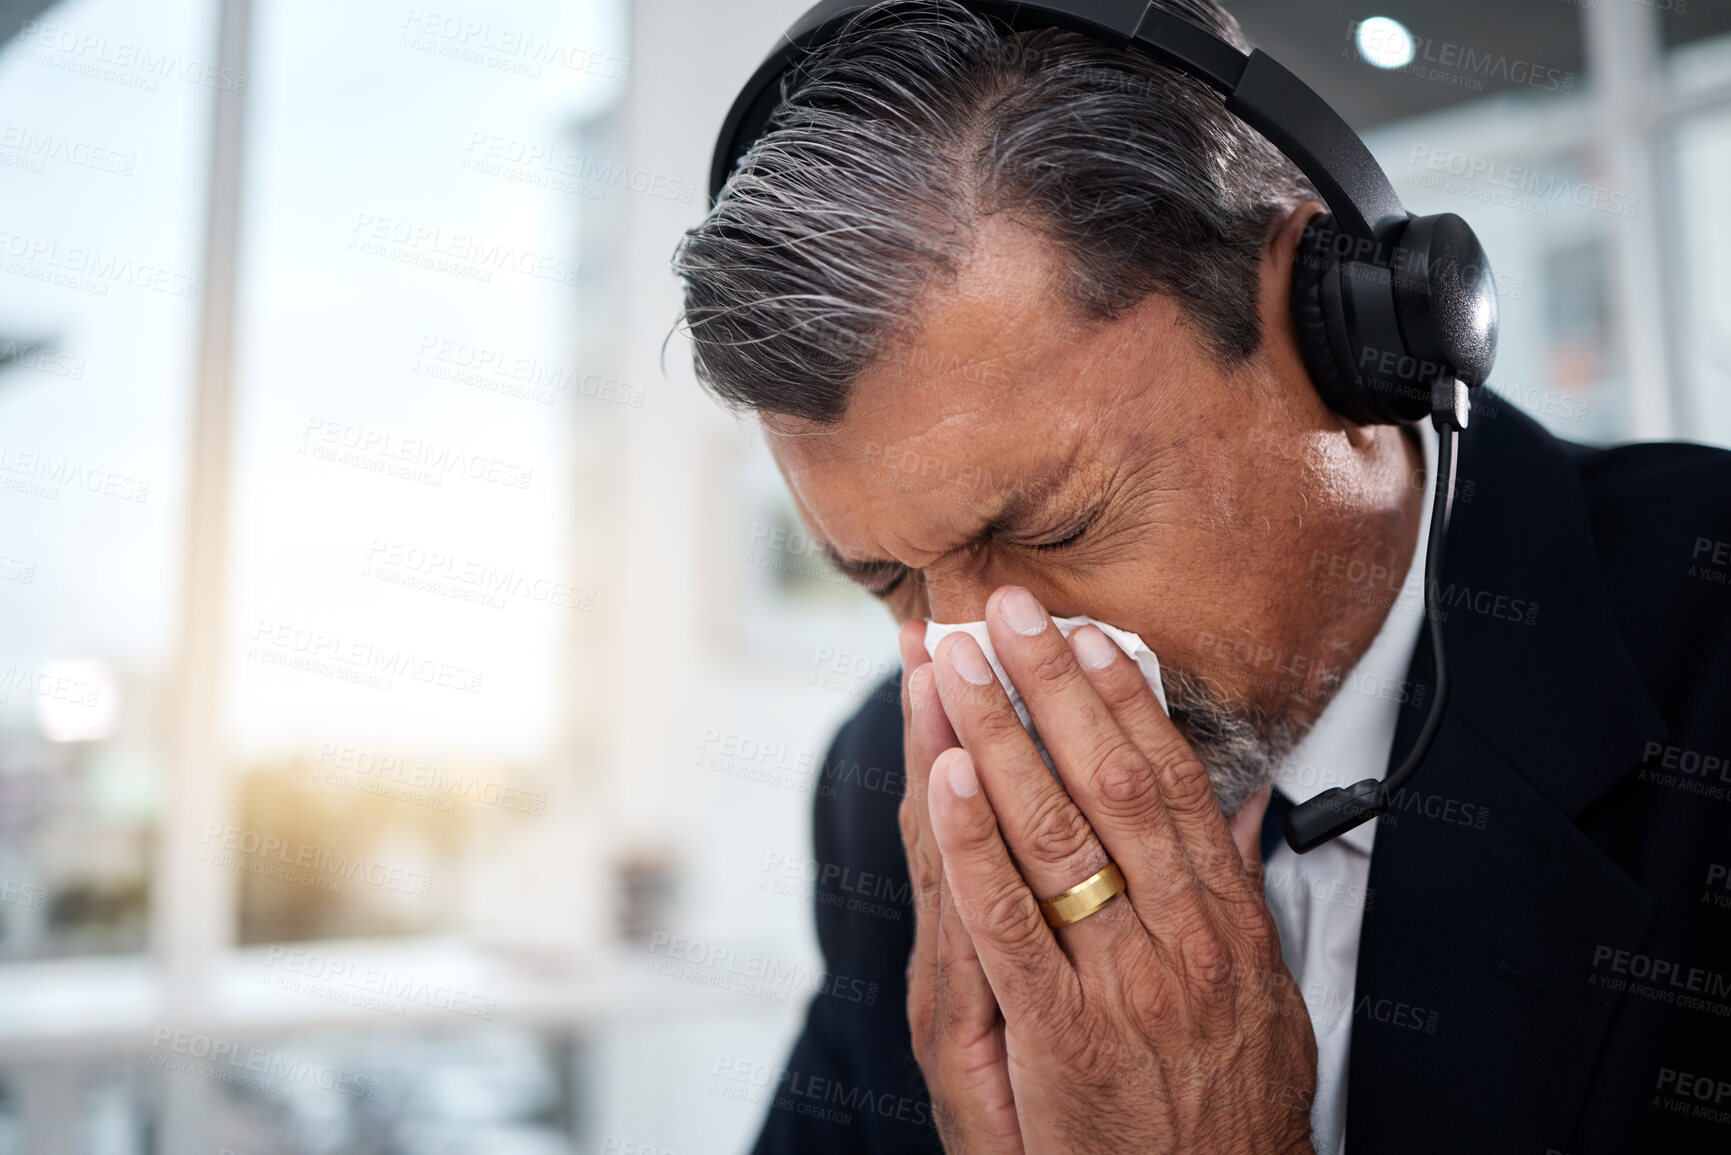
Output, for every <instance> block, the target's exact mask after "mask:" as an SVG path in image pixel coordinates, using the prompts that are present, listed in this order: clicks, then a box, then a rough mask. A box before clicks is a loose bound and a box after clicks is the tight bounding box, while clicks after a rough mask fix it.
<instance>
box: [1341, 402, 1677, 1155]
mask: <svg viewBox="0 0 1731 1155" xmlns="http://www.w3.org/2000/svg"><path fill="white" fill-rule="evenodd" d="M1497 408H1498V414H1497V416H1496V417H1494V418H1486V419H1482V420H1481V419H1476V418H1475V423H1474V426H1473V427H1472V428H1471V429H1469V430H1468V433H1467V434H1466V435H1463V439H1462V460H1461V468H1460V470H1459V471H1458V474H1457V477H1458V484H1457V491H1456V492H1457V498H1456V503H1455V507H1454V512H1453V514H1452V516H1451V520H1450V528H1449V540H1448V547H1447V549H1448V552H1447V554H1446V556H1445V558H1444V567H1443V574H1444V577H1443V581H1442V582H1441V583H1440V588H1439V590H1438V593H1439V594H1440V602H1441V606H1442V608H1443V610H1444V612H1445V624H1444V635H1445V638H1446V641H1447V644H1448V656H1449V667H1450V672H1451V680H1452V682H1453V685H1454V687H1455V688H1454V690H1453V693H1452V696H1451V701H1450V703H1449V709H1448V713H1447V715H1446V718H1445V721H1444V724H1443V727H1442V729H1441V731H1440V732H1439V734H1438V738H1437V742H1436V745H1435V746H1434V747H1433V749H1432V751H1431V753H1430V755H1429V757H1428V758H1427V759H1426V760H1425V764H1424V765H1423V767H1422V768H1421V769H1420V770H1419V773H1418V774H1417V775H1416V776H1415V777H1414V778H1413V780H1412V782H1411V783H1410V784H1409V786H1408V787H1407V788H1406V789H1405V790H1403V791H1402V792H1401V793H1400V795H1398V796H1397V798H1396V799H1395V808H1394V809H1393V810H1392V811H1391V813H1390V814H1389V815H1388V816H1387V817H1386V818H1385V819H1384V820H1383V821H1381V822H1380V823H1379V824H1378V827H1377V833H1376V842H1375V849H1374V852H1373V854H1372V856H1371V872H1370V891H1371V894H1372V895H1373V896H1374V897H1373V899H1372V900H1371V901H1369V902H1367V904H1366V912H1365V917H1364V923H1363V931H1362V935H1361V938H1360V943H1359V956H1358V974H1357V984H1356V989H1355V991H1354V994H1353V1010H1352V1014H1353V1026H1352V1047H1351V1055H1350V1059H1349V1066H1350V1071H1349V1078H1348V1097H1347V1102H1348V1118H1347V1137H1348V1149H1349V1150H1352V1151H1356V1152H1361V1153H1363V1152H1376V1151H1391V1150H1402V1151H1417V1150H1451V1151H1459V1150H1463V1149H1475V1148H1476V1147H1477V1145H1478V1144H1480V1143H1482V1142H1483V1140H1484V1139H1485V1137H1486V1136H1490V1135H1494V1136H1496V1139H1497V1143H1498V1146H1499V1148H1501V1149H1507V1150H1532V1151H1534V1152H1542V1151H1544V1150H1546V1149H1547V1148H1554V1149H1557V1150H1567V1149H1568V1141H1569V1139H1570V1136H1571V1135H1572V1133H1573V1128H1574V1123H1575V1120H1576V1118H1577V1116H1578V1115H1579V1113H1580V1110H1581V1107H1582V1104H1583V1100H1584V1096H1585V1093H1586V1089H1587V1086H1588V1084H1589V1082H1590V1079H1591V1075H1592V1071H1593V1068H1594V1064H1595V1062H1596V1061H1597V1058H1598V1054H1599V1051H1600V1049H1601V1046H1602V1044H1603V1039H1604V1037H1605V1032H1606V1030H1607V1028H1608V1027H1609V1025H1610V1022H1611V1018H1612V1016H1613V1014H1614V1013H1615V1010H1616V1006H1617V1001H1618V996H1617V995H1615V994H1614V993H1612V992H1609V991H1606V990H1603V989H1602V988H1599V987H1596V986H1594V985H1592V959H1593V951H1594V949H1595V947H1597V946H1599V945H1601V944H1606V943H1628V942H1633V941H1638V940H1639V939H1640V936H1641V934H1642V931H1643V930H1644V928H1645V927H1646V926H1647V924H1648V922H1649V920H1650V919H1651V918H1652V915H1653V911H1654V909H1655V903H1654V900H1653V898H1652V897H1651V896H1650V895H1649V894H1648V893H1647V892H1646V891H1645V890H1644V889H1643V888H1642V887H1640V886H1639V885H1638V884H1636V883H1635V882H1634V881H1633V880H1632V879H1630V878H1629V877H1628V876H1627V875H1626V874H1625V873H1623V871H1622V870H1620V869H1619V868H1618V867H1617V866H1615V865H1614V864H1613V863H1612V862H1611V861H1610V860H1609V859H1608V858H1607V857H1606V856H1605V855H1603V854H1602V853H1601V852H1600V851H1599V850H1598V849H1597V848H1596V847H1595V846H1594V845H1593V844H1592V842H1591V841H1590V840H1589V839H1588V838H1587V837H1586V836H1585V835H1584V834H1582V833H1581V832H1580V830H1579V829H1577V828H1576V826H1575V824H1574V822H1573V821H1572V820H1571V819H1572V817H1573V816H1574V815H1576V814H1578V813H1579V812H1580V811H1581V810H1582V809H1583V808H1585V807H1586V806H1587V805H1588V804H1589V803H1591V802H1592V801H1593V800H1594V799H1595V798H1597V797H1598V796H1599V795H1600V794H1602V793H1603V792H1604V791H1605V790H1606V789H1607V788H1608V787H1609V786H1610V785H1611V784H1612V783H1613V782H1615V781H1616V780H1617V779H1618V778H1620V777H1622V776H1623V775H1624V774H1626V773H1628V772H1629V771H1630V770H1632V769H1633V768H1634V767H1635V766H1636V765H1637V764H1638V763H1639V762H1640V758H1641V750H1642V745H1643V743H1644V742H1645V741H1647V740H1649V739H1653V738H1658V737H1661V736H1663V735H1664V734H1665V732H1666V731H1665V726H1664V722H1663V720H1662V719H1661V718H1660V716H1659V714H1658V711H1657V709H1656V708H1655V707H1654V705H1653V703H1652V701H1651V699H1650V698H1649V697H1648V695H1647V693H1646V690H1645V688H1644V687H1643V685H1642V683H1641V681H1640V678H1639V677H1638V675H1637V674H1636V671H1635V669H1634V666H1633V664H1632V662H1631V660H1630V657H1629V654H1628V651H1627V649H1626V647H1625V646H1624V645H1623V642H1622V639H1621V638H1620V636H1619V635H1618V634H1617V631H1616V626H1615V623H1614V620H1613V618H1612V613H1611V606H1610V602H1609V599H1608V597H1607V596H1606V594H1605V591H1604V589H1603V587H1602V585H1601V584H1600V581H1599V577H1598V562H1597V558H1596V556H1595V555H1594V552H1593V539H1592V528H1591V524H1590V521H1589V519H1588V511H1587V507H1586V503H1585V500H1584V497H1583V495H1582V492H1581V489H1580V484H1579V481H1578V479H1577V475H1576V473H1575V470H1574V467H1573V464H1572V463H1571V461H1570V460H1569V458H1568V456H1567V454H1568V452H1569V451H1568V450H1566V449H1565V448H1564V446H1563V445H1562V444H1561V443H1559V442H1557V441H1555V440H1554V439H1551V438H1550V437H1549V436H1548V435H1546V434H1545V433H1544V432H1543V431H1542V430H1540V429H1539V428H1538V427H1537V426H1536V425H1535V424H1534V423H1533V422H1532V421H1531V420H1530V419H1529V418H1527V417H1526V416H1525V415H1524V414H1522V413H1521V412H1520V411H1519V410H1518V409H1516V408H1515V407H1514V406H1513V405H1511V404H1509V403H1507V402H1503V401H1501V400H1500V399H1499V400H1498V401H1497ZM1469 486H1470V490H1469V489H1468V487H1469ZM1469 493H1470V497H1469V496H1468V494H1469ZM1409 678H1410V679H1411V681H1412V682H1415V683H1418V684H1421V685H1426V686H1428V685H1430V683H1431V681H1432V679H1431V671H1430V646H1429V642H1428V639H1423V640H1421V641H1420V644H1419V647H1418V652H1417V654H1416V655H1415V657H1414V662H1413V665H1412V668H1411V671H1410V673H1409ZM1428 697H1429V695H1428V694H1427V695H1426V699H1427V700H1428ZM1421 716H1422V710H1419V709H1415V708H1412V707H1403V709H1402V714H1401V719H1400V723H1399V727H1398V729H1397V733H1396V736H1395V743H1394V749H1393V753H1392V759H1393V760H1398V759H1399V758H1400V757H1402V756H1403V755H1404V754H1405V752H1406V749H1407V747H1408V745H1409V744H1410V743H1411V741H1412V738H1413V735H1414V734H1415V733H1416V731H1417V728H1418V722H1419V721H1420V719H1421ZM1415 1024H1416V1025H1415ZM1414 1119H1423V1120H1424V1121H1425V1125H1424V1126H1423V1127H1422V1128H1416V1129H1415V1127H1414V1125H1413V1120H1414Z"/></svg>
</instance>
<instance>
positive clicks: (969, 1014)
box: [898, 618, 1022, 1153]
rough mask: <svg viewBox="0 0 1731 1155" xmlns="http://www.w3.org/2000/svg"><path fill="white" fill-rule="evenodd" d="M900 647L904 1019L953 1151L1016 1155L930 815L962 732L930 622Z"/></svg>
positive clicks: (997, 1036) (999, 1060)
mask: <svg viewBox="0 0 1731 1155" xmlns="http://www.w3.org/2000/svg"><path fill="white" fill-rule="evenodd" d="M898 641H899V643H900V646H901V656H902V752H903V760H904V762H905V768H906V774H905V781H906V787H905V791H906V792H905V793H904V794H903V796H902V803H901V809H900V811H899V812H898V817H899V819H900V822H901V831H902V845H903V847H904V848H905V849H906V851H907V856H908V874H909V877H910V878H911V880H912V883H913V898H914V948H913V953H912V954H911V955H909V957H908V972H907V979H908V1007H907V1011H908V1025H909V1028H910V1029H911V1031H912V1036H913V1047H914V1057H915V1059H916V1060H917V1061H918V1062H919V1064H920V1070H921V1072H922V1073H923V1074H924V1075H925V1079H926V1089H927V1091H929V1092H930V1093H931V1097H932V1115H933V1118H934V1120H935V1121H936V1122H937V1125H938V1135H939V1137H940V1138H942V1139H943V1141H944V1147H945V1149H946V1150H947V1151H950V1152H960V1151H964V1150H966V1151H976V1150H977V1151H990V1152H1013V1153H1020V1152H1021V1150H1022V1138H1021V1129H1020V1124H1019V1123H1018V1121H1017V1119H1016V1108H1015V1102H1014V1100H1013V1098H1012V1096H1011V1093H1010V1071H1009V1063H1008V1061H1007V1057H1006V1054H1005V1050H1004V1020H1003V1016H1001V1015H1000V1014H999V1013H998V1002H997V999H996V998H994V997H993V995H992V990H991V987H990V986H988V985H987V983H986V975H985V971H983V970H982V969H981V968H980V960H979V956H978V955H976V954H975V953H974V944H973V940H972V939H970V938H969V937H968V932H967V931H966V930H965V929H964V928H963V926H962V922H961V918H960V916H959V915H958V914H957V912H956V909H955V902H954V900H953V899H952V897H951V895H950V889H949V885H948V884H947V883H946V882H945V881H944V871H943V863H942V861H941V859H940V857H939V854H938V843H937V840H936V839H935V838H934V837H933V836H932V825H931V819H930V811H929V809H928V807H927V794H928V790H929V783H930V778H931V768H932V759H933V758H935V757H936V756H937V755H938V754H939V752H941V751H943V750H948V749H950V748H952V747H954V746H956V732H955V731H954V730H953V729H951V728H950V723H949V719H947V718H946V717H944V710H943V706H942V704H941V703H940V702H939V700H938V691H937V687H936V685H934V684H933V681H932V666H931V656H930V655H929V654H927V653H926V643H925V620H924V619H921V618H915V619H913V620H911V621H908V622H904V623H902V628H901V634H900V636H899V639H898ZM964 1137H965V1138H964Z"/></svg>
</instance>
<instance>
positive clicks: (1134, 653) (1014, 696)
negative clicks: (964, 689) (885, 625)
mask: <svg viewBox="0 0 1731 1155" xmlns="http://www.w3.org/2000/svg"><path fill="white" fill-rule="evenodd" d="M1052 622H1053V624H1055V625H1056V626H1057V627H1058V632H1059V633H1061V634H1063V635H1064V636H1065V637H1066V638H1067V637H1069V636H1070V634H1071V633H1072V632H1074V631H1075V629H1076V628H1077V627H1078V626H1098V627H1099V628H1100V632H1101V633H1103V634H1105V635H1106V636H1107V637H1108V638H1111V639H1112V641H1114V642H1115V643H1117V645H1118V648H1119V649H1120V650H1123V651H1124V653H1125V654H1127V655H1129V657H1130V658H1131V660H1132V661H1134V662H1135V663H1136V667H1137V668H1138V669H1140V670H1141V671H1142V677H1143V679H1144V680H1145V681H1146V682H1147V683H1148V685H1149V687H1150V688H1152V689H1153V691H1154V697H1155V698H1156V699H1158V700H1159V702H1160V708H1161V709H1162V710H1165V709H1166V689H1165V687H1164V686H1162V685H1161V684H1160V659H1159V658H1156V657H1155V656H1154V651H1153V650H1151V649H1149V648H1148V643H1147V642H1144V641H1143V640H1142V639H1141V637H1140V636H1138V635H1136V634H1133V633H1131V632H1130V631H1129V630H1121V629H1119V628H1118V627H1117V626H1109V625H1107V624H1106V623H1105V622H1102V621H1098V620H1096V619H1094V618H1091V617H1088V616H1087V615H1085V614H1084V615H1083V616H1081V617H1075V618H1053V619H1052ZM955 633H963V634H969V635H971V636H972V637H973V639H974V641H976V642H978V643H980V649H982V650H984V651H985V652H986V661H988V662H990V663H991V664H992V673H994V674H996V675H998V682H999V684H1000V685H1002V686H1003V687H1004V693H1005V694H1007V695H1008V696H1009V699H1010V705H1011V706H1013V707H1015V710H1016V717H1018V718H1020V719H1021V720H1022V725H1023V726H1024V727H1026V729H1027V731H1028V736H1029V737H1030V738H1032V739H1033V740H1034V748H1035V749H1036V750H1038V751H1039V752H1040V757H1041V758H1043V759H1045V761H1046V767H1047V769H1049V770H1051V771H1052V773H1053V774H1054V775H1056V774H1057V773H1058V768H1057V767H1056V766H1053V765H1052V758H1051V755H1049V754H1047V753H1046V746H1045V743H1043V742H1041V741H1040V735H1039V734H1038V733H1037V732H1036V731H1035V730H1034V722H1033V719H1031V718H1030V717H1029V716H1028V707H1027V706H1026V705H1025V704H1024V703H1023V702H1022V695H1021V694H1019V693H1017V692H1016V687H1014V686H1012V685H1011V684H1010V676H1009V675H1008V674H1006V673H1004V667H1003V666H1002V665H1001V664H1000V663H999V662H998V655H997V654H995V653H994V652H993V651H992V639H991V636H990V635H989V634H987V633H986V623H985V622H955V623H945V622H927V623H926V653H928V654H930V653H935V652H936V651H937V648H938V642H939V641H940V640H941V639H943V638H945V637H947V636H948V635H950V634H955Z"/></svg>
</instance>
